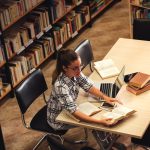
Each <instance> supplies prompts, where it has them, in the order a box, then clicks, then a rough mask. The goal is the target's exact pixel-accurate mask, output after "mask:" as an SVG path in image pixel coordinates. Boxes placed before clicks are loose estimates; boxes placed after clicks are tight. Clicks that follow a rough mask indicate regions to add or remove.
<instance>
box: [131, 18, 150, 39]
mask: <svg viewBox="0 0 150 150" xmlns="http://www.w3.org/2000/svg"><path fill="white" fill-rule="evenodd" d="M133 39H138V40H147V41H150V19H134V20H133Z"/></svg>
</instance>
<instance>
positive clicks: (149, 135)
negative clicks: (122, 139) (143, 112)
mask: <svg viewBox="0 0 150 150" xmlns="http://www.w3.org/2000/svg"><path fill="white" fill-rule="evenodd" d="M131 142H132V143H133V144H136V145H140V146H142V147H144V148H145V149H147V150H148V149H150V125H149V127H148V128H147V130H146V132H145V134H144V136H143V138H142V139H137V138H131Z"/></svg>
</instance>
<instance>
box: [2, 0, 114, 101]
mask: <svg viewBox="0 0 150 150" xmlns="http://www.w3.org/2000/svg"><path fill="white" fill-rule="evenodd" d="M4 1H5V0H0V79H1V81H0V90H1V89H2V88H3V90H1V95H0V100H1V99H3V98H4V97H5V96H6V95H8V94H9V93H10V92H11V91H12V92H13V90H14V89H15V87H16V86H17V85H18V84H19V83H20V82H21V81H22V80H24V79H25V78H26V77H27V76H28V75H29V74H30V73H31V72H32V71H33V70H34V69H36V68H37V67H40V65H42V64H43V63H44V62H45V61H46V60H47V59H48V58H49V57H51V56H52V55H53V54H54V53H57V51H59V50H60V49H61V48H63V47H64V45H65V44H66V43H67V42H68V41H69V40H72V39H73V38H75V37H76V36H77V35H78V33H80V31H81V30H82V29H83V28H84V27H85V26H86V25H88V24H90V23H91V21H92V20H93V18H95V17H96V16H97V15H98V14H99V13H101V12H102V11H103V10H104V9H105V8H106V7H107V6H109V5H110V4H111V3H112V2H114V1H117V0H59V1H58V0H57V1H55V0H17V1H16V0H12V1H9V0H8V1H6V3H4ZM1 72H2V73H1ZM3 75H4V78H3V77H2V76H3ZM5 82H6V83H5ZM7 85H8V88H6V87H7Z"/></svg>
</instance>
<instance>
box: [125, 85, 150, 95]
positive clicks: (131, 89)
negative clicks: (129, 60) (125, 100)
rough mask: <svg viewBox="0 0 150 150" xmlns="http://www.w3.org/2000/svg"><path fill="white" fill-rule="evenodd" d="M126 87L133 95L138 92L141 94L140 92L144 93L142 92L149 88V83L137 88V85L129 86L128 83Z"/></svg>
mask: <svg viewBox="0 0 150 150" xmlns="http://www.w3.org/2000/svg"><path fill="white" fill-rule="evenodd" d="M126 89H127V90H128V91H129V92H131V93H133V94H135V95H139V94H141V93H144V92H146V91H148V90H150V83H149V84H146V85H145V86H144V87H142V88H137V87H134V86H129V85H127V86H126Z"/></svg>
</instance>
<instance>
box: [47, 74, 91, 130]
mask: <svg viewBox="0 0 150 150" xmlns="http://www.w3.org/2000/svg"><path fill="white" fill-rule="evenodd" d="M80 87H81V88H82V89H83V90H85V91H86V92H88V90H89V89H90V88H91V87H92V83H90V81H89V80H88V79H87V77H86V76H84V75H83V74H82V73H81V75H80V76H79V77H74V78H73V79H70V78H68V77H67V76H66V75H65V74H64V73H61V74H60V75H59V76H58V78H57V80H56V81H55V83H54V85H53V87H52V92H51V95H50V99H49V101H48V108H47V121H48V124H49V125H50V126H51V127H53V128H54V129H59V128H62V127H63V125H64V124H63V123H60V122H56V120H55V119H56V117H57V116H58V115H59V113H60V112H61V111H62V110H64V109H65V110H67V111H69V112H70V113H73V112H75V111H76V110H77V109H78V107H77V104H76V102H75V101H76V99H77V97H78V94H79V89H80Z"/></svg>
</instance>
